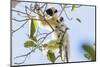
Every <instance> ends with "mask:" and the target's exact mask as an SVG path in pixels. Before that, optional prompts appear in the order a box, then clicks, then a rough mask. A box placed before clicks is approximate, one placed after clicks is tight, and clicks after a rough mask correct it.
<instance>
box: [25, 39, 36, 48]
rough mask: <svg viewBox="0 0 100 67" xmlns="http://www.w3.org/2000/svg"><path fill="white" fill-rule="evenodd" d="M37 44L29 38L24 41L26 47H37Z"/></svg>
mask: <svg viewBox="0 0 100 67" xmlns="http://www.w3.org/2000/svg"><path fill="white" fill-rule="evenodd" d="M35 46H36V45H35V44H34V42H33V41H32V40H28V41H26V42H25V43H24V47H26V48H30V47H35Z"/></svg>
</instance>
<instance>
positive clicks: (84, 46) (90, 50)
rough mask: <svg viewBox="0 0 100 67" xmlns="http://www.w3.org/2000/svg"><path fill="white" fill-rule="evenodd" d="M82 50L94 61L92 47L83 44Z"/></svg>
mask: <svg viewBox="0 0 100 67" xmlns="http://www.w3.org/2000/svg"><path fill="white" fill-rule="evenodd" d="M83 49H84V50H85V51H86V52H87V53H88V54H90V56H91V59H92V60H95V59H96V57H95V50H94V49H93V47H91V46H89V45H87V44H84V45H83Z"/></svg>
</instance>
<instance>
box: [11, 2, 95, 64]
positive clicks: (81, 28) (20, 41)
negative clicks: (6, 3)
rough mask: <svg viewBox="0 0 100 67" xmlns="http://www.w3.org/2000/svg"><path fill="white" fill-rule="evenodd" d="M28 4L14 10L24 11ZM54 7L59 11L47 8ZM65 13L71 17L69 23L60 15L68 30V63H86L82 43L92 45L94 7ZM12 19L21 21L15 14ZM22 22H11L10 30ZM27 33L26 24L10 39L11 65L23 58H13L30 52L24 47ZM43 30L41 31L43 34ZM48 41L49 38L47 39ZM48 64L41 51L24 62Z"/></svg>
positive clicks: (19, 5)
mask: <svg viewBox="0 0 100 67" xmlns="http://www.w3.org/2000/svg"><path fill="white" fill-rule="evenodd" d="M29 4H30V3H19V4H18V5H17V6H16V8H14V9H16V10H20V11H24V9H25V8H24V7H25V5H29ZM52 6H53V7H55V8H57V9H58V11H60V9H61V8H60V6H59V5H58V4H49V6H48V7H52ZM66 12H67V14H68V16H69V17H73V20H71V21H69V20H68V19H67V18H66V16H65V14H64V13H62V16H63V17H64V23H65V24H66V26H68V27H69V28H70V30H69V31H68V34H69V41H70V58H69V61H70V62H77V61H88V60H87V59H86V58H84V56H83V55H84V53H85V52H84V50H83V49H82V43H84V42H85V43H88V44H92V43H93V42H94V41H95V7H94V6H81V7H79V8H76V9H75V11H73V12H72V11H71V8H66ZM12 17H14V18H15V17H16V18H18V19H22V17H20V16H18V15H17V14H16V13H13V14H12ZM77 17H79V18H80V19H81V21H82V22H81V23H79V22H78V21H76V18H77ZM22 23H23V22H15V21H14V22H13V23H12V25H13V26H12V29H16V28H18V27H19V26H20V25H21V24H22ZM28 31H29V24H28V23H27V24H26V25H25V26H24V27H23V28H22V29H20V30H19V31H17V32H15V33H14V34H13V37H12V61H13V62H12V64H13V65H14V62H19V61H22V60H23V59H24V58H20V59H17V60H14V57H16V56H19V55H22V54H26V53H27V52H29V51H30V50H29V49H27V48H25V47H24V42H25V41H26V40H27V38H28V37H27V34H28ZM43 31H44V30H41V32H43ZM48 39H49V38H48ZM58 62H59V61H58ZM44 63H50V62H49V61H48V60H47V58H46V56H44V55H43V54H42V53H41V51H39V50H36V52H35V53H32V54H31V55H30V56H29V57H28V58H27V60H26V62H25V63H24V64H44Z"/></svg>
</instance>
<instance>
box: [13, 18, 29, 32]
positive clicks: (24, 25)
mask: <svg viewBox="0 0 100 67" xmlns="http://www.w3.org/2000/svg"><path fill="white" fill-rule="evenodd" d="M27 22H28V20H27V21H26V22H25V23H23V24H22V25H21V26H20V27H19V28H17V29H16V30H13V31H12V33H15V32H16V31H18V30H19V29H21V28H22V27H24V26H25V24H26V23H27Z"/></svg>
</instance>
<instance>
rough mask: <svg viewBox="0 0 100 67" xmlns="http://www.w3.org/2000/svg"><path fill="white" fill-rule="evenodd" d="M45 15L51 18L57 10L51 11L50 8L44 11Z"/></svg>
mask: <svg viewBox="0 0 100 67" xmlns="http://www.w3.org/2000/svg"><path fill="white" fill-rule="evenodd" d="M46 13H47V14H48V15H50V16H53V15H54V13H57V10H56V9H54V10H53V9H52V8H49V9H47V10H46Z"/></svg>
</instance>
